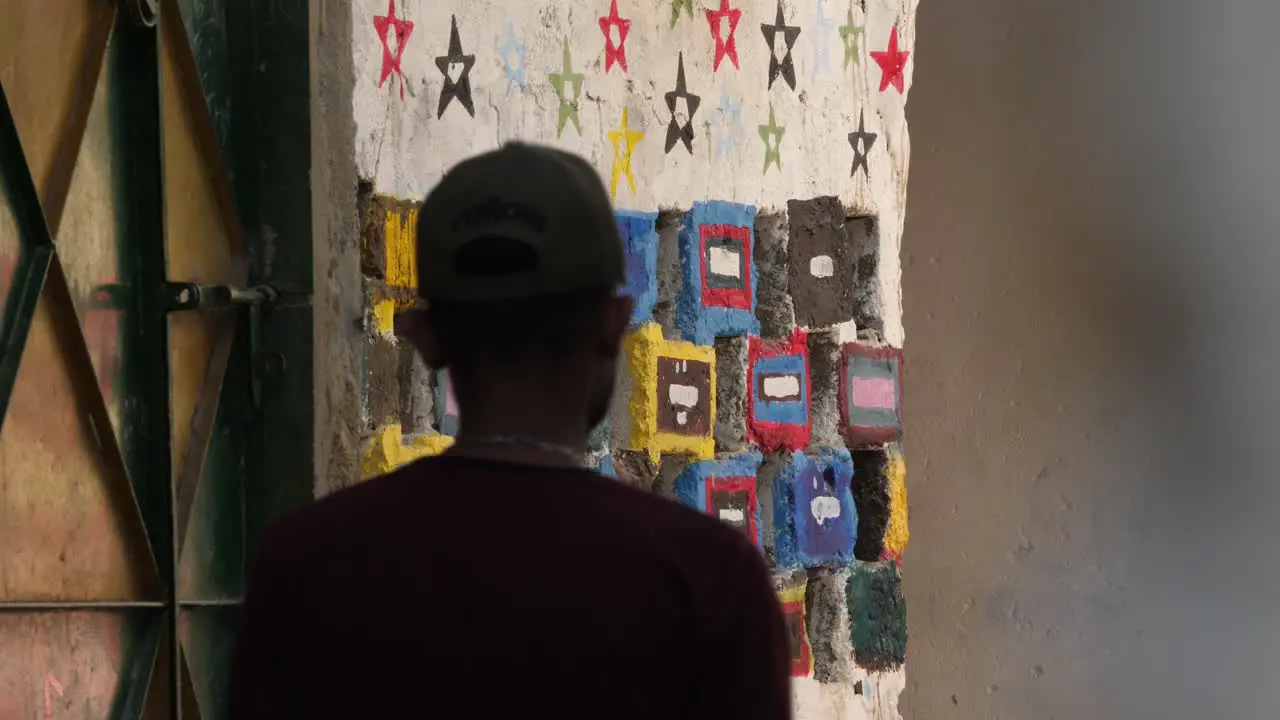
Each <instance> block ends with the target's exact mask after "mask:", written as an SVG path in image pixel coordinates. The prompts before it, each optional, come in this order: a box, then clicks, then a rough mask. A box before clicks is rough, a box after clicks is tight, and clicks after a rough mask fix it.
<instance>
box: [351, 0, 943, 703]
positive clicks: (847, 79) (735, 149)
mask: <svg viewBox="0 0 1280 720" xmlns="http://www.w3.org/2000/svg"><path fill="white" fill-rule="evenodd" d="M917 2H918V0H669V1H665V2H653V1H652V0H645V1H643V2H642V1H641V0H468V1H467V2H462V0H431V1H428V0H399V1H398V2H394V1H393V0H356V1H355V2H353V3H352V13H353V19H354V27H355V37H354V38H353V44H352V47H353V54H354V61H355V68H356V84H355V89H354V95H353V105H352V112H353V115H354V118H355V123H356V154H357V157H356V165H357V168H358V171H359V173H360V181H361V184H360V212H361V214H362V218H361V220H362V225H361V226H362V228H363V229H362V234H361V243H360V248H361V269H362V273H363V275H364V282H365V292H366V298H365V300H366V308H367V328H368V339H369V350H368V353H367V357H366V367H365V373H364V378H363V386H362V387H363V390H362V392H363V398H364V403H363V409H364V412H365V417H364V424H365V428H364V430H365V432H366V433H367V437H366V446H365V447H366V450H365V463H364V471H365V474H366V476H373V475H377V474H381V473H384V472H387V471H388V470H390V469H392V468H394V467H396V466H398V465H401V464H404V463H406V462H411V461H412V460H414V459H416V458H420V457H425V456H429V455H433V454H436V453H439V452H442V451H443V450H444V449H446V448H447V447H448V446H449V444H450V443H451V442H452V437H451V436H452V434H453V433H454V432H456V429H457V427H458V422H459V417H458V413H457V408H456V406H455V404H454V402H453V400H452V393H451V391H450V387H449V378H448V373H447V372H446V371H443V370H439V369H433V368H428V367H425V366H424V365H423V363H422V361H421V360H420V359H419V358H417V357H416V356H415V354H414V353H413V352H412V351H411V350H410V348H409V347H408V344H407V343H404V342H401V341H400V340H399V339H398V338H397V336H396V330H395V325H396V315H397V313H398V312H399V311H401V310H403V309H405V308H407V307H409V306H410V305H411V304H412V303H413V301H414V300H413V287H414V283H415V282H416V277H417V269H416V267H414V264H413V263H414V261H413V237H414V234H415V232H416V225H417V221H418V218H417V207H418V202H419V201H420V200H421V199H422V197H423V196H424V195H425V194H426V192H427V191H428V190H429V189H430V188H431V187H432V186H433V185H434V184H435V183H436V182H437V181H438V180H439V179H440V177H441V176H442V175H443V173H444V172H445V171H446V170H447V169H448V168H449V167H451V166H452V165H454V164H455V163H457V162H459V161H461V160H462V159H464V158H466V157H468V156H470V155H472V154H474V153H476V152H481V151H484V150H488V149H492V148H494V147H496V146H498V145H499V144H500V143H502V142H503V141H504V140H507V139H525V140H532V141H537V142H543V143H547V144H551V145H554V146H557V147H561V148H564V149H566V150H570V151H572V152H576V153H578V154H580V155H582V156H584V157H586V158H587V159H588V160H589V161H590V162H591V163H592V164H593V165H594V166H595V167H596V169H597V171H598V172H599V173H600V176H601V178H602V180H603V182H604V183H605V185H606V187H608V188H609V191H610V194H611V196H612V197H613V199H614V203H615V212H616V216H617V225H618V230H619V233H620V235H621V236H622V238H623V242H624V246H625V251H626V252H625V257H626V270H627V274H626V292H627V293H629V294H630V295H631V296H632V297H634V298H635V299H636V308H635V312H634V313H633V315H632V318H631V329H630V332H629V335H628V338H627V340H626V343H625V347H624V351H625V362H624V363H623V366H622V367H621V368H620V376H619V378H618V392H617V393H616V394H615V400H614V408H613V410H612V412H611V413H610V416H609V417H608V418H607V419H606V421H605V422H604V423H602V425H601V426H600V427H599V428H597V429H596V431H595V432H594V433H593V434H592V437H591V440H590V443H589V444H590V449H589V457H588V458H587V464H588V465H589V466H591V467H594V468H596V469H597V470H598V471H600V472H601V473H602V474H605V475H607V476H609V477H613V478H616V479H617V481H618V482H624V483H628V484H632V485H635V486H638V487H641V488H645V489H648V490H651V491H653V492H657V493H662V494H665V495H667V496H669V497H670V498H672V500H673V501H676V502H682V503H685V504H687V505H689V506H690V507H693V508H695V509H697V510H698V511H700V512H704V513H706V514H708V515H710V516H712V517H716V518H718V519H720V520H721V521H723V522H725V523H728V524H730V525H732V526H734V527H736V528H738V529H739V530H741V531H742V532H743V533H744V535H745V536H746V537H748V538H749V539H750V540H751V541H752V542H753V543H754V544H755V545H756V546H757V547H759V549H760V552H761V553H762V554H763V555H764V557H765V559H766V561H767V562H768V563H769V564H770V566H771V567H772V568H773V569H774V579H775V586H776V588H777V591H778V597H779V601H780V603H782V607H783V610H784V616H785V618H786V621H787V628H788V633H789V635H790V637H791V638H792V674H793V688H794V690H793V695H794V700H795V707H796V716H797V718H800V719H801V720H818V719H823V720H825V719H826V718H877V719H880V718H885V719H888V718H898V717H899V713H898V709H897V701H898V695H899V693H900V692H901V690H902V688H903V687H904V684H905V664H906V659H907V621H906V611H905V603H904V601H903V598H902V590H901V574H900V564H901V562H902V560H903V553H904V551H905V549H906V545H907V541H908V538H909V531H908V525H907V491H906V472H905V467H906V465H905V459H904V454H903V449H902V440H903V428H902V421H901V412H900V408H901V403H902V392H903V362H902V352H901V349H900V348H901V347H902V342H903V335H904V333H903V328H902V321H901V318H902V312H901V302H900V294H901V293H900V275H901V265H900V261H899V249H900V238H901V234H902V216H903V215H902V214H903V207H904V203H905V198H906V175H907V168H908V164H909V155H910V144H909V138H908V134H907V128H906V121H905V115H904V106H905V101H906V98H907V95H908V93H909V89H910V85H911V69H912V64H911V62H910V61H911V58H912V53H913V52H914V47H913V44H914V38H915V29H914V28H915V26H914V23H915V10H916V4H917ZM704 21H705V24H704ZM756 27H759V28H760V34H759V35H756V34H755V32H756V31H755V28H756ZM837 58H838V60H837ZM752 128H754V129H755V131H756V132H752V131H751V130H752Z"/></svg>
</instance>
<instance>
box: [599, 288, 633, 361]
mask: <svg viewBox="0 0 1280 720" xmlns="http://www.w3.org/2000/svg"><path fill="white" fill-rule="evenodd" d="M634 307H635V300H633V299H632V298H630V297H626V296H623V297H614V298H609V302H607V303H605V308H604V318H603V320H604V322H603V328H602V329H603V332H602V333H601V334H600V353H601V354H602V355H604V356H605V357H607V358H609V359H611V360H612V359H614V358H616V357H617V356H618V353H619V352H621V351H622V339H623V337H624V336H626V334H627V326H628V325H629V324H630V323H631V311H632V309H633V308H634Z"/></svg>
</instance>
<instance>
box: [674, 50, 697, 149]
mask: <svg viewBox="0 0 1280 720" xmlns="http://www.w3.org/2000/svg"><path fill="white" fill-rule="evenodd" d="M666 98H667V109H668V110H670V111H671V122H670V124H668V125H667V152H671V148H673V147H675V146H676V141H677V140H680V141H682V142H684V148H685V149H686V150H688V151H689V154H690V155H692V154H693V115H694V113H696V112H698V105H700V104H702V98H700V97H698V96H697V95H694V94H692V93H690V92H689V91H687V90H686V89H685V84H684V53H680V65H679V69H678V70H676V89H675V90H672V91H670V92H668V93H667V94H666ZM680 98H684V101H685V104H686V105H688V106H689V117H687V118H685V121H684V125H681V124H680V122H679V121H678V120H676V101H677V100H679V99H680Z"/></svg>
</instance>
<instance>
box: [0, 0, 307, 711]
mask: <svg viewBox="0 0 1280 720" xmlns="http://www.w3.org/2000/svg"><path fill="white" fill-rule="evenodd" d="M307 15H308V7H307V3H306V2H305V0H295V1H293V2H288V1H286V0H272V1H268V2H253V0H222V1H219V0H4V2H0V317H2V318H3V322H2V324H0V720H17V719H19V718H21V719H23V720H26V719H27V718H35V717H40V718H43V717H50V718H135V717H144V716H145V717H154V718H178V717H184V716H185V717H188V718H196V717H200V718H223V717H226V712H225V705H224V703H225V696H226V677H227V674H226V670H227V663H228V660H229V653H230V650H231V647H232V641H233V639H234V630H235V621H236V612H237V608H238V606H239V603H240V599H241V597H242V595H243V589H244V588H243V583H244V575H245V565H246V559H247V558H248V557H249V556H250V555H251V553H252V551H253V548H254V547H255V545H256V538H257V537H258V534H259V533H260V531H261V529H262V526H263V524H264V523H265V521H266V520H267V519H269V518H270V517H272V516H274V515H275V514H277V513H278V512H280V511H281V510H283V509H285V508H287V507H290V506H293V505H296V504H299V503H302V502H305V501H306V500H307V499H309V498H310V496H311V489H312V455H311V453H312V412H311V392H312V383H311V378H312V375H311V308H310V290H311V253H310V243H311V225H310V194H309V184H308V181H307V178H308V171H309V166H310V132H309V113H310V108H309V100H308V98H309V91H308V87H309V69H308V62H307V56H308V17H307Z"/></svg>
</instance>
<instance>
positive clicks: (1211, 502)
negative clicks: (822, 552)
mask: <svg viewBox="0 0 1280 720" xmlns="http://www.w3.org/2000/svg"><path fill="white" fill-rule="evenodd" d="M918 28H919V35H918V41H917V45H916V48H915V49H916V54H915V55H914V56H913V58H912V59H913V62H916V63H918V66H917V67H916V74H915V78H916V84H915V87H914V89H913V93H912V97H911V101H910V104H909V105H908V119H909V122H910V125H911V133H912V145H913V157H912V159H911V160H912V162H911V178H910V188H911V189H910V193H909V196H908V203H907V228H906V235H905V240H904V248H903V250H904V273H905V281H904V301H905V306H906V328H907V341H906V351H907V364H906V393H907V395H906V403H907V407H906V411H907V417H906V425H907V432H908V437H907V453H908V458H909V459H910V462H909V469H908V485H909V487H910V492H911V498H910V500H911V512H912V518H911V520H912V545H911V548H910V549H909V551H908V555H909V557H908V561H907V562H906V564H905V566H904V572H905V575H906V588H907V597H908V612H909V617H910V631H911V645H910V651H909V652H910V654H909V657H908V678H909V680H908V688H907V692H906V694H905V696H904V698H903V711H904V715H905V717H907V718H930V719H934V718H947V719H956V720H960V719H964V718H984V719H985V718H1019V719H1021V718H1123V717H1161V718H1207V717H1212V718H1274V717H1280V709H1276V707H1275V705H1276V702H1275V700H1273V694H1274V693H1275V692H1276V691H1277V688H1280V683H1277V682H1276V679H1277V678H1278V677H1280V642H1277V640H1278V639H1280V561H1277V559H1276V558H1275V555H1276V552H1277V549H1280V522H1278V521H1277V519H1276V515H1277V509H1278V508H1280V502H1278V500H1280V489H1277V472H1276V456H1277V448H1278V447H1280V430H1278V423H1277V417H1278V414H1280V378H1278V377H1277V374H1278V370H1280V343H1278V342H1277V340H1278V338H1280V320H1278V319H1277V318H1276V314H1277V310H1278V309H1280V283H1277V282H1276V280H1275V277H1276V270H1277V268H1278V267H1280V182H1278V180H1280V141H1277V135H1278V133H1280V38H1278V37H1277V36H1276V30H1277V28H1280V2H1276V1H1275V0H935V1H933V2H927V3H922V4H921V7H920V16H919V26H918Z"/></svg>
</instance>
